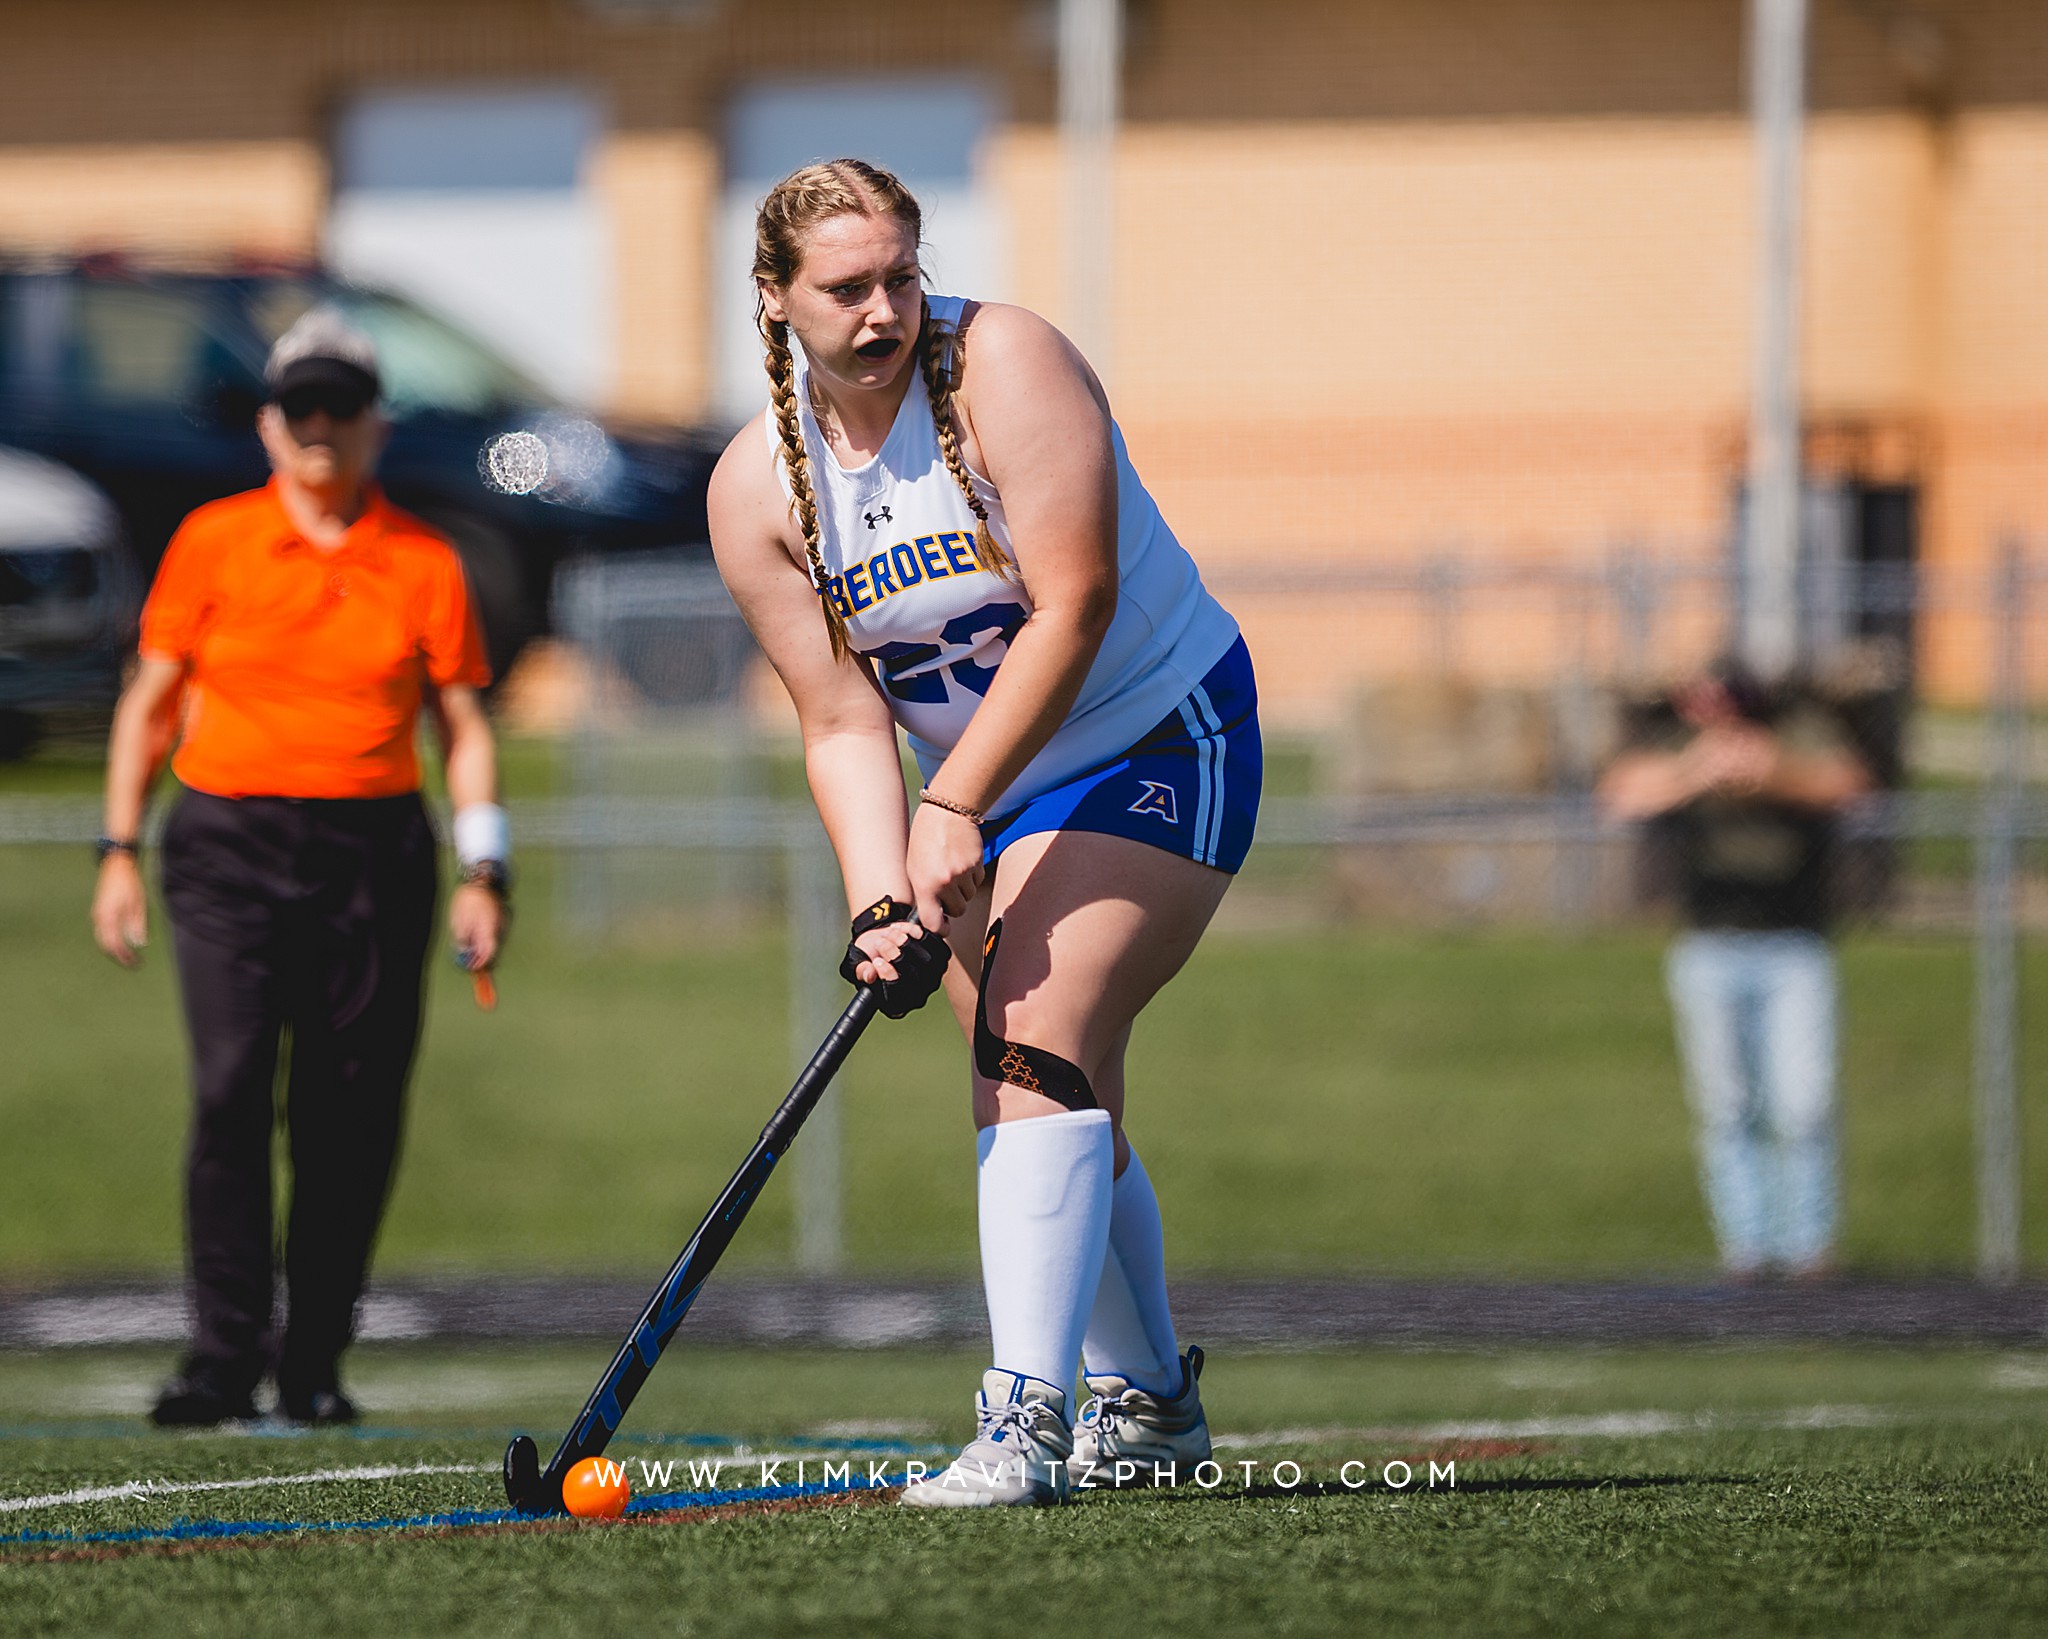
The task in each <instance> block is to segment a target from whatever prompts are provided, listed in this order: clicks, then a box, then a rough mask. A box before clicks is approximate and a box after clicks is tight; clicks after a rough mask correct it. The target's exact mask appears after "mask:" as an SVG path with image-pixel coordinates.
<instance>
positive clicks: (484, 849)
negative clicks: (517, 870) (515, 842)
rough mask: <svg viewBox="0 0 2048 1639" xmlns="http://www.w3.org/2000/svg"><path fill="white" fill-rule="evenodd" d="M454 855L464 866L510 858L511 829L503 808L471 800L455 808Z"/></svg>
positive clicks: (500, 861)
mask: <svg viewBox="0 0 2048 1639" xmlns="http://www.w3.org/2000/svg"><path fill="white" fill-rule="evenodd" d="M455 857H456V858H457V859H459V860H460V861H461V862H462V863H463V864H465V865H474V864H476V863H477V862H478V861H479V860H485V859H495V860H497V861H498V862H499V863H501V864H502V863H503V862H504V861H506V860H508V859H510V858H511V857H512V828H511V827H510V826H509V825H507V824H506V823H505V810H504V809H502V808H500V807H499V806H498V805H497V804H496V803H494V802H473V803H471V804H469V806H468V807H466V808H458V809H456V811H455Z"/></svg>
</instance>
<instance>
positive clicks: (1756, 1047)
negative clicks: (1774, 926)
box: [1665, 929, 1837, 1272]
mask: <svg viewBox="0 0 2048 1639" xmlns="http://www.w3.org/2000/svg"><path fill="white" fill-rule="evenodd" d="M1665 979H1666V983H1667V985H1668V987H1669V989H1670V993H1671V1006H1672V1011H1673V1012H1674V1014H1675V1015H1676V1017H1677V1024H1678V1047H1679V1055H1680V1057H1681V1058H1682V1059H1683V1060H1684V1062H1685V1084H1686V1094H1687V1097H1688V1099H1689V1100H1690V1102H1691V1104H1692V1110H1693V1117H1694V1120H1695V1122H1696V1123H1697V1132H1698V1142H1699V1152H1700V1174H1701V1180H1702V1182H1703V1184H1704V1185H1705V1188H1706V1195H1707V1206H1708V1209H1709V1210H1710V1211H1711V1213H1712V1214H1713V1219H1714V1236H1715V1239H1716V1240H1717V1241H1718V1242H1719V1244H1720V1250H1721V1262H1722V1264H1723V1265H1724V1266H1726V1267H1727V1268H1729V1269H1731V1270H1736V1271H1743V1272H1747V1271H1752V1270H1757V1269H1761V1268H1763V1267H1765V1266H1766V1265H1770V1264H1777V1265H1781V1266H1784V1267H1786V1268H1790V1269H1795V1270H1796V1269H1804V1268H1812V1267H1814V1266H1817V1265H1819V1264H1822V1263H1824V1262H1825V1261H1826V1260H1827V1257H1828V1254H1829V1251H1830V1248H1831V1247H1832V1245H1833V1242H1834V1236H1835V1216H1836V1196H1837V1186H1836V1177H1835V1173H1836V1140H1835V1056H1836V1045H1835V1028H1836V1012H1837V1001H1836V984H1835V958H1834V952H1833V951H1832V950H1831V949H1830V948H1829V947H1828V942H1827V941H1826V940H1825V939H1824V938H1822V937H1821V936H1820V935H1819V934H1816V933H1806V932H1801V931H1798V930H1787V931H1783V932H1768V933H1747V932H1740V931H1736V930H1732V929H1710V930H1700V931H1696V932H1693V933H1688V934H1685V935H1683V936H1682V937H1680V938H1679V939H1678V940H1677V941H1676V942H1675V943H1674V944H1673V945H1672V947H1671V951H1670V955H1669V957H1668V959H1667V961H1666V963H1665Z"/></svg>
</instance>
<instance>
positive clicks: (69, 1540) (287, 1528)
mask: <svg viewBox="0 0 2048 1639" xmlns="http://www.w3.org/2000/svg"><path fill="white" fill-rule="evenodd" d="M894 1483H895V1482H894V1481H888V1482H882V1481H873V1482H871V1481H869V1480H867V1479H865V1478H849V1479H848V1480H846V1481H843V1482H839V1483H834V1484H827V1483H825V1482H824V1481H822V1480H812V1481H809V1482H807V1483H805V1484H803V1485H796V1484H790V1485H757V1486H746V1487H742V1488H739V1489H736V1490H732V1491H669V1492H663V1493H662V1494H661V1495H659V1496H649V1497H640V1498H636V1499H635V1500H634V1501H632V1502H630V1503H628V1504H627V1505H626V1511H627V1512H628V1513H629V1514H644V1513H667V1512H669V1511H671V1510H674V1509H678V1508H716V1507H723V1506H726V1505H728V1504H732V1503H741V1502H786V1501H789V1500H792V1499H796V1498H802V1497H828V1496H842V1495H843V1496H851V1495H854V1494H856V1493H858V1492H863V1491H879V1490H885V1489H887V1487H888V1486H889V1485H891V1484H894ZM553 1517H555V1518H557V1519H560V1518H562V1517H563V1516H560V1515H557V1516H553ZM536 1523H539V1522H538V1521H536V1520H535V1518H534V1516H532V1515H530V1514H522V1513H519V1512H518V1511H517V1510H515V1509H511V1508H458V1509H453V1510H450V1511H448V1512H446V1513H439V1514H402V1515H384V1516H381V1517H379V1518H375V1519H353V1520H348V1519H340V1520H281V1519H266V1520H221V1519H181V1520H174V1521H172V1522H171V1524H169V1525H167V1526H157V1527H147V1526H143V1527H137V1528H135V1529H133V1530H127V1531H16V1532H13V1533H11V1534H7V1535H0V1548H11V1547H26V1546H35V1547H80V1548H89V1547H106V1546H113V1545H118V1544H122V1543H137V1542H197V1541H207V1540H229V1539H232V1538H235V1537H270V1536H289V1535H292V1534H294V1533H298V1532H319V1531H326V1532H335V1531H421V1530H436V1529H448V1528H451V1527H452V1528H460V1527H463V1526H476V1525H520V1524H525V1525H532V1524H536Z"/></svg>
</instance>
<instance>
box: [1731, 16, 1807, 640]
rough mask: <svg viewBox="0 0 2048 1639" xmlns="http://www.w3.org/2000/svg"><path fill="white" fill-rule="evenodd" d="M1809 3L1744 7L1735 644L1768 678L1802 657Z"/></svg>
mask: <svg viewBox="0 0 2048 1639" xmlns="http://www.w3.org/2000/svg"><path fill="white" fill-rule="evenodd" d="M1806 11H1807V0H1750V8H1749V29H1750V35H1749V38H1750V46H1749V72H1750V112H1751V118H1752V121H1753V125H1754V128H1755V131H1756V182H1757V261H1756V331H1755V337H1754V349H1755V350H1754V354H1753V357H1752V361H1751V382H1750V388H1751V399H1750V417H1749V508H1748V515H1747V519H1746V528H1745V529H1744V531H1743V538H1742V543H1741V550H1742V574H1741V576H1740V584H1741V587H1742V608H1741V611H1740V619H1739V625H1738V646H1739V647H1740V649H1741V651H1742V655H1743V658H1744V659H1745V660H1747V661H1748V662H1749V664H1750V665H1751V666H1752V667H1753V668H1754V669H1755V670H1756V671H1757V672H1759V673H1760V674H1762V675H1763V676H1766V677H1778V676H1782V675H1783V674H1784V673H1785V672H1786V671H1788V670H1790V668H1791V666H1792V664H1793V662H1794V661H1795V660H1797V659H1798V654H1799V204H1800V200H1799V194H1800V186H1799V184H1800V161H1801V155H1802V149H1803V136H1804V132H1803V125H1804V121H1805V113H1806Z"/></svg>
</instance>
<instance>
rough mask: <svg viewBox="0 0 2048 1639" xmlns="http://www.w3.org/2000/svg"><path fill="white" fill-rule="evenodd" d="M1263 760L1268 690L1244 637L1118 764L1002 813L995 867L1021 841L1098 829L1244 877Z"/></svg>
mask: <svg viewBox="0 0 2048 1639" xmlns="http://www.w3.org/2000/svg"><path fill="white" fill-rule="evenodd" d="M1263 770H1264V758H1263V754H1262V753H1261V751H1260V747H1259V689H1258V684H1257V683H1256V682H1255V681H1254V679H1253V677H1252V657H1251V653H1250V651H1249V650H1247V649H1246V648H1245V646H1244V639H1243V638H1239V639H1238V640H1237V641H1236V642H1235V643H1233V644H1232V645H1231V646H1230V652H1229V653H1228V654H1226V655H1225V656H1224V657H1223V658H1222V659H1221V660H1219V661H1217V662H1216V664H1215V665H1214V666H1212V667H1211V668H1210V669H1209V674H1208V675H1207V676H1206V677H1204V678H1203V679H1202V681H1201V682H1199V683H1197V684H1196V685H1195V687H1194V688H1193V689H1191V690H1190V691H1189V693H1188V697H1187V698H1186V699H1185V700H1183V701H1182V702H1181V703H1180V705H1179V706H1178V707H1177V708H1176V709H1175V710H1173V711H1171V712H1169V713H1167V715H1166V716H1165V717H1163V718H1161V719H1160V721H1159V723H1158V724H1157V726H1155V727H1154V728H1153V729H1152V731H1151V732H1150V733H1148V734H1147V735H1146V736H1145V737H1144V738H1143V739H1142V740H1140V741H1139V742H1138V743H1137V744H1136V745H1134V746H1132V747H1131V749H1130V750H1129V751H1127V752H1125V753H1124V754H1123V755H1122V756H1121V757H1119V758H1117V760H1116V761H1115V762H1113V763H1104V764H1103V765H1102V766H1101V767H1100V768H1093V769H1090V770H1089V771H1088V772H1087V773H1085V774H1081V775H1077V776H1076V777H1075V778H1073V779H1071V780H1069V781H1067V783H1066V784H1065V785H1056V786H1054V787H1053V788H1052V789H1051V790H1050V791H1044V792H1041V793H1039V795H1037V796H1035V797H1033V798H1032V799H1031V800H1030V801H1029V802H1027V803H1026V804H1025V805H1024V806H1023V807H1022V808H1017V809H1012V810H1011V811H1010V812H1009V813H1007V814H998V815H997V816H996V817H995V818H994V819H992V820H990V821H988V822H987V823H986V824H985V825H983V826H982V828H981V836H982V843H983V852H982V858H983V859H984V861H986V862H987V863H988V864H990V865H993V864H994V863H995V861H996V858H997V856H998V855H1000V854H1001V853H1002V851H1003V850H1004V849H1005V848H1007V847H1009V845H1010V844H1011V843H1013V842H1015V841H1016V840H1017V839H1018V838H1019V837H1028V836H1033V835H1035V834H1037V833H1038V832H1041V831H1095V832H1099V833H1101V834H1102V835H1104V836H1112V837H1129V838H1131V840H1132V841H1134V842H1144V843H1149V844H1150V845H1151V846H1152V847H1154V848H1164V849H1165V850H1166V851H1167V852H1168V853H1170V854H1180V855H1181V856H1183V857H1184V858H1187V859H1192V860H1195V861H1197V862H1199V863H1200V864H1203V865H1213V866H1215V867H1216V868H1217V869H1218V870H1219V871H1230V872H1235V871H1236V870H1237V868H1238V867H1239V866H1240V865H1242V864H1243V863H1244V856H1245V854H1246V853H1247V852H1248V851H1249V850H1250V848H1251V845H1252V827H1253V825H1254V824H1255V823H1256V822H1257V820H1258V817H1259V783H1260V780H1261V778H1262V776H1263Z"/></svg>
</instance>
